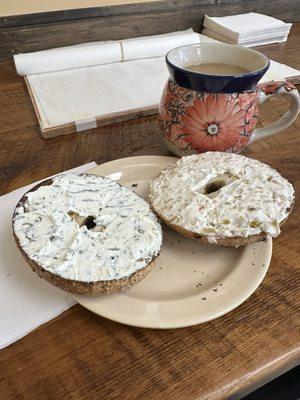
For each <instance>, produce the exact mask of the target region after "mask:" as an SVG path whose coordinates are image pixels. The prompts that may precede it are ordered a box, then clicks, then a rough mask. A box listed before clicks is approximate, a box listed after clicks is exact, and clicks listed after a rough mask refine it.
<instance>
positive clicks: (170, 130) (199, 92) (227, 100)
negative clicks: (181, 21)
mask: <svg viewBox="0 0 300 400" xmlns="http://www.w3.org/2000/svg"><path fill="white" fill-rule="evenodd" d="M166 62H167V66H168V69H169V73H170V78H169V80H168V82H167V83H166V86H165V88H164V92H163V95H162V98H161V103H160V107H159V122H160V127H161V131H162V135H163V138H164V141H165V143H166V144H167V146H168V147H169V148H170V150H171V151H172V152H173V153H175V154H176V155H178V156H183V155H187V154H192V153H202V152H205V151H228V152H239V151H240V150H242V149H243V148H244V147H245V146H247V144H248V143H250V142H253V141H254V140H257V139H259V138H263V137H267V136H271V135H274V134H276V133H278V132H280V131H282V130H283V129H285V128H287V127H288V126H289V125H291V124H292V123H293V122H294V120H295V119H296V117H297V115H298V113H299V107H300V102H299V94H298V91H297V89H296V88H295V87H294V86H293V85H291V84H290V83H288V82H286V81H284V82H272V83H269V84H258V82H259V80H260V79H261V78H262V76H263V75H264V74H265V72H266V71H267V69H268V68H269V65H270V62H269V60H268V58H267V57H266V56H264V55H263V54H261V53H259V52H257V51H255V50H252V49H248V48H245V47H239V46H234V45H228V44H223V43H203V44H195V45H187V46H182V47H177V48H175V49H173V50H171V51H170V52H169V53H168V54H167V56H166ZM203 63H205V64H212V63H213V64H229V65H234V66H238V67H241V68H244V69H246V70H247V72H246V73H242V74H236V75H213V74H212V75H209V74H203V73H198V72H193V71H191V70H188V69H187V68H186V67H187V66H188V65H192V64H193V65H194V64H203ZM278 94H285V95H288V96H290V98H291V104H290V108H289V110H288V111H287V112H286V113H285V114H284V115H283V116H282V117H281V118H280V119H279V120H278V121H276V122H275V123H273V124H272V125H270V126H267V127H263V128H258V129H255V125H256V122H257V115H258V105H259V103H262V102H264V101H265V100H266V99H267V98H270V97H272V96H274V95H278Z"/></svg>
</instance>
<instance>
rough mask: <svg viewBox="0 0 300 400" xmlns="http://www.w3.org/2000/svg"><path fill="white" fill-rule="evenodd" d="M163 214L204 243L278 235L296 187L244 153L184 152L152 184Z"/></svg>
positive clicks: (154, 202)
mask: <svg viewBox="0 0 300 400" xmlns="http://www.w3.org/2000/svg"><path fill="white" fill-rule="evenodd" d="M149 200H150V205H151V208H152V210H153V211H154V212H155V213H156V214H157V215H158V216H159V218H160V219H161V220H162V221H163V222H165V223H166V224H167V225H169V226H170V227H171V228H173V229H174V230H176V231H177V232H179V233H181V234H183V235H184V236H187V237H191V238H194V239H197V240H199V241H200V242H203V243H212V244H217V245H223V246H235V247H238V246H241V245H245V244H248V243H252V242H256V241H260V240H264V239H266V237H267V235H270V236H272V237H276V236H278V235H279V233H280V226H281V225H282V224H283V222H284V221H285V220H286V219H287V217H288V215H289V213H290V211H291V209H292V206H293V203H294V189H293V186H292V185H291V184H290V183H289V182H288V181H287V180H286V179H285V178H283V177H282V176H281V175H280V174H279V173H278V172H277V171H275V170H274V169H272V168H271V167H270V166H268V165H266V164H263V163H261V162H259V161H257V160H254V159H250V158H247V157H244V156H242V155H238V154H233V153H222V152H207V153H203V154H195V155H191V156H186V157H182V158H181V159H179V160H178V161H177V162H176V163H174V164H171V165H169V166H168V167H167V168H165V169H164V170H163V171H162V172H161V173H160V174H159V176H157V177H156V178H155V179H154V180H153V181H152V182H151V185H150V189H149Z"/></svg>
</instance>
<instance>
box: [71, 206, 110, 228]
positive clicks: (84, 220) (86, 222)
mask: <svg viewBox="0 0 300 400" xmlns="http://www.w3.org/2000/svg"><path fill="white" fill-rule="evenodd" d="M68 215H69V216H70V217H71V218H72V219H73V220H74V221H75V222H76V223H77V225H79V227H82V226H86V228H87V229H88V230H91V231H97V232H98V231H102V230H104V229H105V227H103V226H97V224H96V222H95V217H93V216H92V215H89V216H87V217H82V216H81V215H79V214H77V213H76V212H74V211H68Z"/></svg>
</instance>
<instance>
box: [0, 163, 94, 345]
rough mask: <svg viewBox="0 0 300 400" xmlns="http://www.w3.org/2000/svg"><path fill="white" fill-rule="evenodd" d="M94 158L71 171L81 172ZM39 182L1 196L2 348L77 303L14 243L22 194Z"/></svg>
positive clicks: (85, 169) (0, 318)
mask: <svg viewBox="0 0 300 400" xmlns="http://www.w3.org/2000/svg"><path fill="white" fill-rule="evenodd" d="M94 166H96V163H95V162H92V163H89V164H85V165H82V166H80V167H77V168H74V169H72V170H70V171H68V172H75V173H80V172H84V171H87V170H89V169H91V168H93V167H94ZM37 183H38V182H35V183H32V184H31V185H28V186H26V187H23V188H21V189H17V190H14V191H13V192H10V193H8V194H5V195H4V196H2V197H0V210H1V214H0V304H1V307H0V348H3V347H5V346H8V345H9V344H11V343H13V342H15V341H16V340H18V339H20V338H21V337H23V336H25V335H26V334H27V333H29V332H30V331H32V330H33V329H35V328H37V327H38V326H39V325H41V324H43V323H45V322H47V321H49V320H50V319H52V318H54V317H56V316H57V315H59V314H60V313H62V312H63V311H64V310H66V309H68V308H69V307H71V306H72V305H73V304H75V303H76V302H75V300H74V299H73V298H72V296H71V295H69V294H68V293H67V292H64V291H62V290H60V289H58V288H56V287H54V286H52V285H50V283H48V282H46V281H44V280H42V279H40V278H39V277H38V275H37V274H36V273H34V272H32V270H31V268H30V267H29V266H28V265H27V264H26V262H25V261H24V259H23V257H22V256H21V254H20V252H19V250H18V249H17V246H16V244H15V241H14V238H13V234H12V227H11V220H12V215H13V211H14V208H15V205H16V204H17V202H18V201H19V200H20V198H21V197H22V195H23V194H24V193H25V192H27V191H28V190H29V189H30V188H31V187H33V186H34V185H36V184H37Z"/></svg>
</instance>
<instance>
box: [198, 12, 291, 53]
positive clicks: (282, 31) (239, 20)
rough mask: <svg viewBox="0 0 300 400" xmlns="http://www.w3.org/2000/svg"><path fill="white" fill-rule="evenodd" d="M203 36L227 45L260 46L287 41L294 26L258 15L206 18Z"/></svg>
mask: <svg viewBox="0 0 300 400" xmlns="http://www.w3.org/2000/svg"><path fill="white" fill-rule="evenodd" d="M203 26H204V31H203V32H202V33H203V34H205V35H207V36H210V37H212V38H214V39H217V40H220V41H224V42H226V43H233V44H241V45H244V46H258V45H262V44H268V43H278V42H283V41H286V40H287V37H288V34H289V32H290V29H291V26H292V24H287V23H285V22H283V21H281V20H279V19H276V18H273V17H270V16H268V15H263V14H258V13H253V12H251V13H246V14H238V15H229V16H227V17H209V16H208V15H206V16H205V18H204V22H203Z"/></svg>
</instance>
